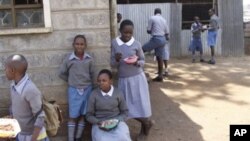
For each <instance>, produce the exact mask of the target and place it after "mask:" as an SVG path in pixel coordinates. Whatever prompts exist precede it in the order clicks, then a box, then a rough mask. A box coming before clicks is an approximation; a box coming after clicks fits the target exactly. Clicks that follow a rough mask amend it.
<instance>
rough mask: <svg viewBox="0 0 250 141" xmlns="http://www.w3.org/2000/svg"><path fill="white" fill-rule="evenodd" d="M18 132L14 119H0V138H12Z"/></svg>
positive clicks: (17, 125)
mask: <svg viewBox="0 0 250 141" xmlns="http://www.w3.org/2000/svg"><path fill="white" fill-rule="evenodd" d="M20 131H21V129H20V126H19V124H18V122H17V120H16V119H8V118H0V138H14V137H16V135H17V134H18V133H19V132H20Z"/></svg>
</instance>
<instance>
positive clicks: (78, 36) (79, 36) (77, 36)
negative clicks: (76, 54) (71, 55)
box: [73, 34, 87, 46]
mask: <svg viewBox="0 0 250 141" xmlns="http://www.w3.org/2000/svg"><path fill="white" fill-rule="evenodd" d="M77 38H83V39H84V41H85V44H86V46H87V39H86V37H85V36H84V35H81V34H78V35H76V36H75V38H74V40H73V45H74V43H75V41H76V39H77Z"/></svg>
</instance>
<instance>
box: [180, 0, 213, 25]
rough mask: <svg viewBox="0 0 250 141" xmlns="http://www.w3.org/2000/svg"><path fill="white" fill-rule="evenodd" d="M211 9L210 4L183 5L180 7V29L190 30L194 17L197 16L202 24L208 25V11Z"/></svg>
mask: <svg viewBox="0 0 250 141" xmlns="http://www.w3.org/2000/svg"><path fill="white" fill-rule="evenodd" d="M212 7H213V5H212V3H210V4H209V3H207V4H199V3H198V4H197V3H195V4H184V3H183V5H182V29H190V28H191V24H192V23H193V21H194V16H198V17H199V18H200V21H201V23H202V24H208V23H209V19H210V17H209V15H208V10H209V9H211V8H212Z"/></svg>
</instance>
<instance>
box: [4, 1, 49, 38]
mask: <svg viewBox="0 0 250 141" xmlns="http://www.w3.org/2000/svg"><path fill="white" fill-rule="evenodd" d="M42 4H43V16H44V27H33V28H32V27H30V28H16V27H14V28H6V29H4V28H2V29H0V35H16V34H34V33H49V32H52V31H53V28H52V22H51V9H50V1H49V0H43V3H42ZM17 7H18V6H17ZM6 9H11V10H12V9H13V8H12V7H11V6H10V7H6ZM27 9H28V8H27ZM12 13H13V12H12Z"/></svg>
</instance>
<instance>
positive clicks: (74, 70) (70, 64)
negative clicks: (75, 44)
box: [59, 52, 94, 89]
mask: <svg viewBox="0 0 250 141" xmlns="http://www.w3.org/2000/svg"><path fill="white" fill-rule="evenodd" d="M59 77H60V78H61V79H63V80H65V81H66V82H68V85H69V86H72V87H74V88H79V89H82V88H86V87H88V86H89V85H91V84H92V83H93V82H92V80H94V63H93V58H92V57H91V56H90V55H89V54H87V53H84V55H83V59H82V60H81V59H80V58H78V57H77V56H76V55H75V53H74V52H73V53H71V54H69V55H68V56H67V57H66V58H65V59H64V61H63V63H62V65H61V67H60V73H59Z"/></svg>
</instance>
